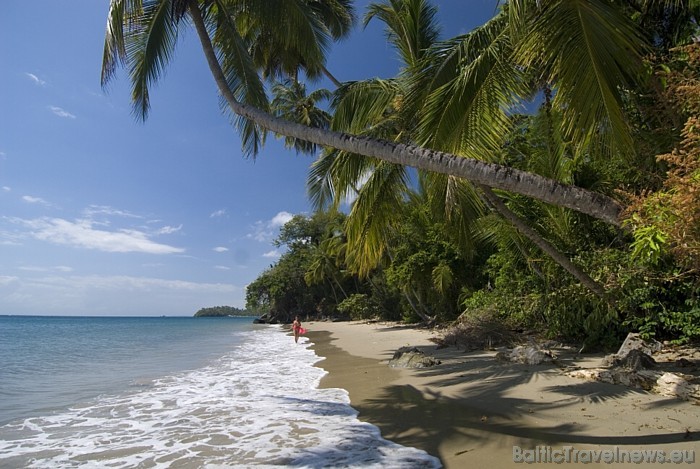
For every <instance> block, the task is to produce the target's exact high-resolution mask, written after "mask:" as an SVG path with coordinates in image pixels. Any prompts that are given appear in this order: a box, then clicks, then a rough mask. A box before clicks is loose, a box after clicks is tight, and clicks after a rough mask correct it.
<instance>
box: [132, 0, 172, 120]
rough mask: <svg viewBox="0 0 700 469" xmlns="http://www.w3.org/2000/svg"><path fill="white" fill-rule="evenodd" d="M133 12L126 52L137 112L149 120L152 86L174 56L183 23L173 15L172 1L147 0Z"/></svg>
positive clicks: (135, 111)
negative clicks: (179, 29) (180, 23)
mask: <svg viewBox="0 0 700 469" xmlns="http://www.w3.org/2000/svg"><path fill="white" fill-rule="evenodd" d="M133 13H134V14H133V15H132V16H130V17H129V21H131V22H132V23H131V24H132V26H131V28H132V29H131V34H129V35H128V36H127V37H126V38H125V52H126V60H127V63H128V66H129V75H130V77H131V83H132V93H131V99H132V102H133V109H134V113H135V114H136V115H137V116H138V117H140V118H141V119H145V118H146V116H147V115H148V111H149V108H150V95H149V86H150V85H151V84H153V83H155V82H156V81H157V80H158V78H160V76H161V75H162V73H163V72H164V70H165V67H166V66H167V65H168V63H169V62H170V59H171V58H172V55H173V53H174V51H175V45H176V43H177V37H178V26H179V22H178V21H174V18H173V5H172V0H148V1H144V2H143V4H142V10H141V11H140V12H139V11H134V12H133ZM122 19H124V18H122Z"/></svg>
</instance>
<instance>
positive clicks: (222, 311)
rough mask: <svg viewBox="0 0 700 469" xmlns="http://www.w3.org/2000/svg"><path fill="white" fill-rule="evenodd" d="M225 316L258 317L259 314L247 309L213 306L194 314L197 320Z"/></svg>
mask: <svg viewBox="0 0 700 469" xmlns="http://www.w3.org/2000/svg"><path fill="white" fill-rule="evenodd" d="M224 316H257V314H256V313H253V312H252V311H248V310H247V309H240V308H236V307H234V306H213V307H211V308H202V309H200V310H199V311H197V312H196V313H194V317H196V318H212V317H224Z"/></svg>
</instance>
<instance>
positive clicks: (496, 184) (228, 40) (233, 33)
mask: <svg viewBox="0 0 700 469" xmlns="http://www.w3.org/2000/svg"><path fill="white" fill-rule="evenodd" d="M236 3H237V2H235V1H227V0H207V1H197V0H150V1H148V0H141V1H139V0H112V2H111V6H110V12H109V17H108V24H107V31H106V38H105V54H104V60H103V80H102V81H103V83H106V82H107V81H109V79H110V78H111V77H112V76H113V72H114V70H115V68H116V66H117V65H119V64H125V65H127V66H129V68H130V72H131V81H132V85H133V93H132V99H133V101H134V106H135V111H136V113H137V114H138V115H139V116H140V117H142V118H145V117H146V115H147V113H148V108H149V100H148V87H149V86H150V85H151V84H152V83H153V82H154V81H155V80H156V79H157V78H158V77H159V76H160V74H161V73H162V71H163V69H164V67H165V66H166V65H167V63H168V61H169V59H170V57H171V56H172V51H173V49H174V47H175V44H176V39H177V33H178V28H180V27H182V26H183V25H184V24H185V19H186V18H188V19H189V20H190V21H191V22H192V24H193V25H194V27H195V30H196V32H197V35H198V37H199V39H200V42H201V44H202V49H203V51H204V54H205V57H206V59H207V62H208V64H209V67H210V70H211V72H212V74H213V76H214V79H215V81H216V83H217V86H218V88H219V90H220V92H221V94H222V96H223V98H224V100H225V101H226V103H227V104H228V107H229V108H230V109H231V111H232V112H233V113H234V114H236V115H237V116H240V117H241V118H242V126H243V129H244V131H245V133H244V135H243V136H244V139H243V140H244V144H246V145H247V146H246V148H248V149H249V150H250V151H256V150H257V149H258V146H259V144H260V142H261V139H262V137H261V136H262V135H263V134H264V130H263V129H266V130H271V131H273V132H276V133H278V134H281V135H286V136H291V137H295V138H298V139H302V140H305V141H309V142H312V143H315V144H318V145H323V146H326V147H331V148H337V149H339V150H342V151H347V152H350V153H355V154H361V155H365V156H370V157H375V158H379V159H381V160H384V161H387V162H390V163H396V164H400V165H402V166H412V167H415V168H419V169H423V170H427V171H433V172H438V173H442V174H447V175H449V176H456V177H460V178H465V179H468V180H471V181H473V182H474V183H476V184H483V185H486V186H488V187H493V188H497V189H501V190H505V191H512V192H516V193H519V194H522V195H526V196H529V197H534V198H537V199H539V200H542V201H545V202H547V203H551V204H554V205H559V206H563V207H567V208H571V209H574V210H579V211H581V212H583V213H587V214H589V215H591V216H594V217H596V218H600V219H601V220H604V221H606V222H608V223H611V224H614V225H619V224H620V220H619V217H620V213H621V209H622V207H621V205H620V204H619V203H617V202H616V201H615V200H613V199H611V198H610V197H607V196H604V195H601V194H597V193H593V192H591V191H587V190H585V189H581V188H577V187H575V186H571V185H565V184H561V183H559V182H557V181H553V180H551V179H548V178H544V177H541V176H538V175H536V174H532V173H528V172H525V171H520V170H517V169H513V168H508V167H505V166H501V165H498V164H495V163H488V162H484V161H479V160H475V159H472V158H466V157H462V156H458V155H455V154H450V153H444V152H440V151H435V150H429V149H426V148H420V147H416V146H413V145H407V144H403V143H394V142H388V141H383V140H378V139H373V138H363V137H357V136H353V135H348V134H345V133H341V132H335V131H331V130H324V129H315V128H311V127H307V126H304V125H301V124H294V123H290V122H287V121H284V120H281V119H279V118H275V117H274V116H272V115H270V114H269V113H267V112H266V109H267V103H266V101H265V97H264V89H263V87H262V84H261V80H260V78H259V76H258V74H257V70H256V68H255V66H254V62H253V61H252V59H251V57H250V55H249V54H248V49H247V47H246V46H247V44H246V43H245V41H244V40H243V37H242V36H241V34H240V32H239V31H238V29H237V21H241V18H239V17H237V16H236V15H235V14H234V13H235V10H234V9H233V6H234V5H235V4H236ZM251 3H255V2H251ZM261 3H275V4H277V3H278V2H261ZM286 3H287V2H282V1H281V2H279V4H280V5H278V6H279V7H282V6H284V5H286ZM301 3H305V2H301ZM515 3H519V2H515ZM524 3H528V2H524ZM529 3H534V2H529ZM564 3H566V2H564ZM577 3H578V2H577ZM587 3H598V2H587ZM601 3H602V2H601ZM298 4H299V2H297V5H298ZM246 13H247V10H246ZM305 18H307V17H305ZM264 19H265V17H263V16H262V15H261V17H260V21H261V24H262V20H264ZM285 19H286V20H287V21H296V20H301V19H300V18H299V17H298V16H295V17H293V16H289V17H287V16H285ZM596 26H597V27H598V28H603V29H607V25H606V23H605V21H604V20H601V21H599V22H598V23H597V24H596ZM273 28H274V23H271V24H270V26H269V29H273ZM286 29H287V30H290V29H294V28H286ZM615 31H617V30H615ZM615 31H614V32H615ZM623 32H624V31H623ZM628 39H629V40H628ZM632 39H634V38H626V37H625V38H623V40H622V41H621V42H624V43H625V44H629V46H630V47H631V49H630V50H632V51H633V50H638V49H639V48H640V47H639V44H637V43H634V42H633V41H632ZM625 53H628V51H625ZM630 55H632V54H630ZM526 57H530V56H526ZM555 58H556V57H554V58H553V59H552V61H553V62H556V60H554V59H555ZM530 59H531V60H532V61H534V58H532V57H530ZM554 65H557V64H556V63H554V64H551V69H552V70H559V69H558V68H556V67H555V66H554ZM612 76H613V79H614V80H619V79H621V78H622V77H621V76H620V75H617V74H613V75H612ZM570 85H571V83H569V82H567V81H562V87H561V91H560V92H561V93H564V94H565V92H566V86H570ZM593 97H594V98H600V96H599V95H598V96H593ZM572 104H581V103H580V102H579V101H572ZM606 104H607V102H606ZM612 104H614V100H612ZM589 105H590V103H586V108H588V106H589ZM577 122H581V121H580V120H579V121H577Z"/></svg>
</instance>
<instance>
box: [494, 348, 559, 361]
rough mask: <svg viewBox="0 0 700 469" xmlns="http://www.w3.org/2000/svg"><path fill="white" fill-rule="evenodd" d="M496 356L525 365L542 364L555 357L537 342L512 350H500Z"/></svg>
mask: <svg viewBox="0 0 700 469" xmlns="http://www.w3.org/2000/svg"><path fill="white" fill-rule="evenodd" d="M496 358H497V359H499V360H503V361H507V362H514V363H522V364H524V365H540V364H542V363H552V362H553V361H554V357H553V356H552V354H551V353H550V352H549V351H548V350H542V349H541V348H539V347H538V346H537V345H536V344H531V345H520V346H518V347H515V348H514V349H512V350H510V351H508V350H506V351H502V352H498V353H497V354H496Z"/></svg>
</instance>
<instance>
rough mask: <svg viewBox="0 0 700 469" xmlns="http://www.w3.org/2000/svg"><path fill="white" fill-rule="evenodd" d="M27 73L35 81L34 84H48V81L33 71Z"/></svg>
mask: <svg viewBox="0 0 700 469" xmlns="http://www.w3.org/2000/svg"><path fill="white" fill-rule="evenodd" d="M25 75H26V76H27V77H28V78H29V79H30V80H32V81H33V82H34V84H36V85H39V86H44V85H46V82H45V81H44V80H42V79H41V78H39V77H38V76H36V75H34V74H33V73H29V72H25Z"/></svg>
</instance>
